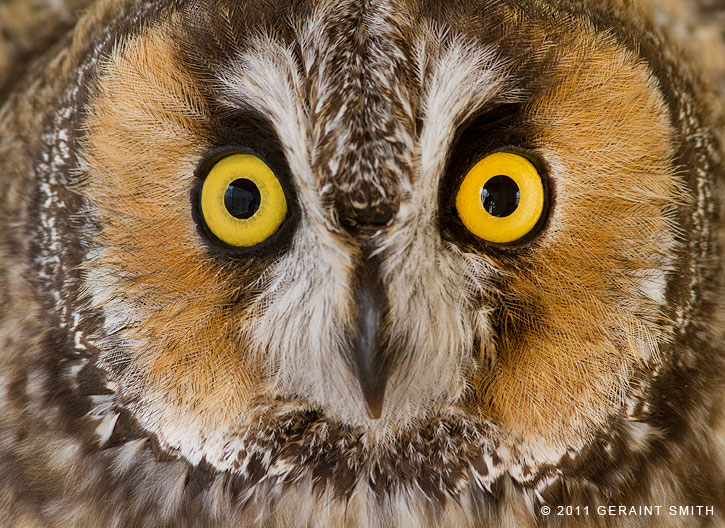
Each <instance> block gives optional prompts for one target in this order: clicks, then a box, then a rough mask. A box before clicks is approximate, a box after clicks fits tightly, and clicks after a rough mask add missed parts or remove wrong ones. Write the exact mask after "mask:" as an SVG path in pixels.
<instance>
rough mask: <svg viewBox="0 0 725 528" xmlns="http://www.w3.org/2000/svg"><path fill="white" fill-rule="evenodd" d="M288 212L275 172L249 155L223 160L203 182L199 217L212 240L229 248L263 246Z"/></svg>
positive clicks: (232, 156) (232, 155) (239, 154)
mask: <svg viewBox="0 0 725 528" xmlns="http://www.w3.org/2000/svg"><path fill="white" fill-rule="evenodd" d="M287 209H288V208H287V199H286V197H285V193H284V190H283V189H282V185H281V184H280V182H279V180H278V179H277V177H276V176H275V174H274V172H273V171H272V169H270V168H269V167H268V166H267V165H266V164H265V163H264V162H263V161H262V160H261V159H259V158H258V157H257V156H254V155H252V154H241V153H238V154H231V155H229V156H226V157H224V158H222V159H221V160H219V161H217V162H216V163H215V164H214V165H213V166H212V167H211V168H210V169H209V172H208V173H207V174H206V177H205V178H204V182H203V184H202V188H201V215H202V217H203V219H204V222H205V224H206V225H207V227H208V228H209V230H210V231H211V232H212V233H213V234H214V236H216V237H217V238H218V239H219V240H220V241H221V242H223V243H225V244H228V245H229V246H233V247H240V248H248V247H252V246H256V245H257V244H260V243H262V242H264V241H265V240H267V239H268V238H269V237H271V236H272V235H273V234H274V233H275V232H276V231H277V230H278V229H279V227H280V226H281V225H282V222H284V220H285V218H286V217H287Z"/></svg>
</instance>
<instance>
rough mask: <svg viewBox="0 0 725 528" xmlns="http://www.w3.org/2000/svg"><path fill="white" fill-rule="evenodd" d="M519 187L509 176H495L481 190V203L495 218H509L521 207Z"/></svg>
mask: <svg viewBox="0 0 725 528" xmlns="http://www.w3.org/2000/svg"><path fill="white" fill-rule="evenodd" d="M520 198H521V192H520V191H519V186H518V185H516V182H515V181H513V180H512V179H511V178H509V177H508V176H494V177H493V178H491V179H490V180H488V181H487V182H486V185H484V186H483V189H481V203H482V204H483V208H484V209H486V211H488V212H489V213H490V214H491V215H493V216H499V217H501V216H508V215H510V214H511V213H513V212H514V211H515V210H516V208H517V207H518V206H519V199H520Z"/></svg>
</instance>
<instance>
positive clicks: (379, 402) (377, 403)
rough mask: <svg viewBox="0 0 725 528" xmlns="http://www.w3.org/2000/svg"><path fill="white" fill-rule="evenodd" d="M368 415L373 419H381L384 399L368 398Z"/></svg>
mask: <svg viewBox="0 0 725 528" xmlns="http://www.w3.org/2000/svg"><path fill="white" fill-rule="evenodd" d="M365 402H366V403H367V409H368V416H369V417H370V419H371V420H379V419H380V417H381V416H382V415H383V399H382V398H379V399H377V398H367V399H366V400H365Z"/></svg>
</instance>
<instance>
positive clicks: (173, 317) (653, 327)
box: [36, 0, 722, 525]
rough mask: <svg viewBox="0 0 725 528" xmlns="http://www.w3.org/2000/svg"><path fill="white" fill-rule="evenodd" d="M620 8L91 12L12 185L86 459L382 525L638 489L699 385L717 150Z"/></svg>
mask: <svg viewBox="0 0 725 528" xmlns="http://www.w3.org/2000/svg"><path fill="white" fill-rule="evenodd" d="M645 11H646V10H645V9H644V8H642V7H641V6H640V7H636V6H632V5H629V3H626V2H615V1H612V2H570V1H567V0H556V1H554V0H551V1H543V0H536V1H534V0H532V1H528V0H527V1H516V2H513V1H511V2H510V1H491V0H477V1H475V2H450V3H441V2H430V1H425V0H420V1H417V0H416V1H412V0H411V1H408V0H400V1H382V0H381V1H377V0H373V1H370V2H353V1H347V0H338V1H329V2H327V1H326V2H321V1H304V2H276V1H275V2H259V3H256V2H235V1H230V0H195V1H170V0H169V1H166V0H164V1H159V2H136V1H128V2H99V3H98V4H97V5H95V7H93V9H91V10H90V12H89V13H88V14H87V15H86V16H85V17H84V18H83V19H82V21H81V23H80V24H79V26H78V27H77V29H76V31H75V38H74V41H73V42H72V43H69V44H68V46H67V48H65V50H66V51H65V52H64V53H63V54H61V55H60V56H59V57H60V58H59V59H56V62H53V63H51V66H50V67H52V68H55V70H51V71H58V72H60V74H59V79H58V80H55V81H54V82H55V83H56V84H57V85H58V86H59V87H61V88H62V90H59V93H60V94H61V95H60V96H59V97H58V98H57V99H55V100H54V103H53V105H54V106H53V111H52V112H50V113H48V121H47V122H48V125H47V127H48V131H47V134H48V135H49V137H51V138H52V145H53V146H52V149H49V150H48V152H47V154H46V155H45V156H46V157H45V158H44V159H43V160H42V164H41V162H38V164H37V165H36V167H38V169H37V173H38V181H39V182H40V181H42V182H43V183H42V184H40V192H41V194H42V193H45V194H46V195H47V196H51V195H52V196H51V198H52V199H50V200H48V201H47V202H44V201H42V200H39V201H38V202H37V208H38V215H39V217H40V218H41V220H43V219H44V220H43V221H44V222H45V223H43V222H40V223H39V224H38V225H39V226H41V227H42V229H41V227H39V228H38V230H39V231H40V232H41V235H39V236H38V240H42V241H44V242H43V243H42V244H41V247H42V251H40V253H42V254H44V255H45V257H44V258H45V260H44V261H42V262H43V263H44V265H47V266H50V267H51V268H52V269H51V268H49V270H50V271H48V273H47V275H48V276H49V277H51V276H53V277H55V279H53V280H55V281H56V282H55V283H54V284H55V286H53V287H49V288H48V291H50V292H55V293H54V295H55V296H56V299H55V306H56V310H57V313H58V314H60V315H59V317H60V320H61V322H62V323H63V325H64V326H62V328H64V330H63V332H65V334H64V335H68V336H70V337H68V339H74V340H75V343H76V345H78V346H77V347H76V350H77V353H78V354H79V357H82V362H80V363H79V362H71V363H69V366H68V368H69V369H72V372H71V373H70V374H67V377H68V378H69V379H72V380H75V381H74V383H76V386H78V384H79V383H80V386H84V385H83V383H82V382H79V381H78V380H93V383H91V382H88V383H91V385H88V386H89V387H90V386H92V387H94V389H93V391H95V394H90V393H89V392H88V391H87V393H86V397H87V398H89V401H90V402H91V403H89V405H88V414H89V415H90V416H92V417H93V418H94V420H95V421H94V422H93V423H94V424H95V425H94V427H95V429H94V431H95V435H96V439H95V442H96V445H97V446H98V449H99V450H101V451H102V450H103V449H106V450H107V451H108V450H110V449H119V446H123V445H126V444H124V443H125V442H128V441H129V440H131V439H138V438H144V439H151V441H150V442H147V443H146V444H144V445H143V446H141V445H140V444H134V446H136V447H137V451H138V453H141V452H142V451H143V452H144V453H146V454H145V455H144V456H146V457H147V459H148V460H153V462H149V461H147V463H148V464H160V463H162V462H163V461H165V460H170V459H174V460H179V461H181V462H183V463H184V464H185V466H184V467H185V468H186V469H185V470H184V471H185V473H184V475H186V476H185V478H186V479H187V480H185V482H187V483H188V482H189V480H191V481H194V482H197V481H198V482H200V483H201V484H199V487H200V488H204V489H211V488H213V486H214V485H216V484H214V483H217V482H221V481H219V480H218V479H220V478H222V476H223V482H224V483H225V484H224V486H223V488H224V490H226V491H229V489H228V488H233V493H232V492H229V493H232V494H236V495H234V496H235V497H237V499H238V500H239V501H241V502H242V503H244V504H246V503H248V502H255V501H257V502H259V496H258V493H259V491H258V490H260V489H265V490H267V492H270V491H271V492H273V494H275V495H274V496H275V497H278V498H279V497H285V496H286V497H288V499H289V497H291V496H292V495H285V493H289V494H291V493H299V494H303V492H302V491H299V490H304V489H308V488H309V487H311V488H313V489H314V490H316V491H317V492H319V493H329V494H330V497H332V498H330V500H331V501H333V502H334V501H335V500H338V499H339V500H341V501H342V499H343V498H344V499H345V500H347V501H348V504H350V503H352V504H358V503H359V504H363V503H365V504H367V502H366V501H373V502H374V501H383V502H385V501H388V502H387V503H386V504H388V506H387V507H389V508H390V511H393V510H394V509H395V508H403V509H405V508H409V509H408V510H406V511H408V513H407V514H406V515H410V516H414V515H418V514H417V513H416V514H414V513H412V512H414V511H416V510H415V508H413V507H411V506H409V504H412V503H413V502H414V500H418V499H417V498H419V499H420V501H422V502H421V503H425V504H442V503H443V502H445V500H446V499H448V498H456V501H455V502H457V504H458V506H456V507H457V508H461V509H466V508H474V509H475V508H484V506H483V505H485V504H487V503H488V502H487V501H489V502H490V501H495V500H498V498H500V497H501V496H502V494H506V493H513V492H511V491H510V490H513V489H516V490H519V492H520V493H521V496H522V497H524V496H525V497H527V498H526V499H525V501H524V499H521V501H524V502H526V501H528V504H533V503H535V502H537V501H538V503H541V502H542V501H545V500H549V499H550V498H551V497H560V496H561V494H562V493H565V491H562V490H563V488H566V487H567V486H565V485H563V484H562V482H564V481H565V480H566V479H570V480H569V481H567V482H569V483H570V484H569V485H568V488H567V489H568V490H569V492H570V493H572V494H573V495H575V496H578V495H576V494H577V493H580V494H582V495H581V496H584V495H585V494H587V493H588V494H589V495H587V496H589V497H593V496H601V497H604V496H605V495H607V494H609V496H612V494H615V496H616V493H619V491H620V490H621V489H622V488H621V485H622V482H624V480H626V479H627V478H628V479H630V480H629V481H628V482H637V479H638V478H640V477H641V476H642V475H643V474H644V473H642V472H645V471H646V470H645V469H642V468H643V467H645V466H647V464H644V463H643V462H642V461H643V460H645V457H648V456H652V453H654V452H655V451H656V450H658V449H663V447H662V446H667V445H668V444H667V441H668V440H667V439H668V438H670V437H669V436H668V435H670V434H675V433H674V431H683V430H687V428H688V427H689V426H688V425H687V424H688V423H689V422H687V420H686V418H685V414H686V413H685V411H683V409H689V408H692V407H693V406H694V405H695V403H693V402H696V401H698V399H699V401H700V402H701V403H702V401H704V400H703V397H702V395H701V394H702V391H701V387H702V386H704V384H706V380H707V379H708V378H707V376H708V375H713V374H712V372H711V373H710V374H707V371H708V369H707V368H704V365H706V364H710V365H718V366H717V367H713V369H711V370H712V371H718V370H719V368H720V367H719V365H720V364H721V362H722V357H721V354H719V353H718V352H717V351H718V350H721V348H718V347H719V346H720V345H719V344H720V343H721V342H722V340H721V334H722V328H721V326H722V325H720V324H719V323H718V324H716V321H717V320H718V319H717V316H716V312H717V310H719V304H720V301H719V299H718V295H719V292H720V291H721V280H720V278H719V274H720V271H721V270H720V261H719V256H718V250H717V240H716V233H717V229H718V227H717V225H718V224H717V222H718V221H717V214H716V209H717V207H718V205H717V204H718V200H717V199H716V197H715V196H714V194H715V190H714V189H715V187H714V185H715V183H716V180H717V178H719V177H720V175H721V174H722V165H721V161H720V155H721V153H722V147H721V146H720V143H718V141H717V138H716V137H715V135H714V134H713V133H712V130H713V123H714V119H715V117H713V115H714V113H712V112H710V113H708V112H709V111H708V110H707V109H708V108H709V109H712V107H710V106H707V105H708V104H710V103H708V100H709V99H708V98H707V96H706V95H703V94H705V93H706V87H705V84H702V82H701V80H700V78H699V77H698V74H697V73H696V72H695V73H693V71H692V70H693V69H695V67H693V68H690V67H689V66H687V65H686V64H685V63H684V62H683V61H681V60H680V59H679V55H678V52H677V51H676V48H674V47H671V46H670V44H669V43H668V42H667V38H665V37H663V33H662V29H661V28H659V27H658V26H656V25H655V21H654V19H653V18H652V17H650V16H649V15H648V14H647V13H646V12H645ZM61 74H62V75H61ZM60 174H62V176H60ZM60 209H64V210H65V216H64V218H63V219H62V220H61V219H57V217H58V211H59V210H60ZM51 220H53V222H55V223H53V222H51ZM43 237H45V238H43ZM53 237H55V238H53ZM59 248H62V249H59ZM59 251H63V252H65V253H67V254H68V255H69V256H68V258H67V259H66V260H64V261H63V262H62V263H58V264H57V265H56V264H54V263H53V260H52V257H53V256H55V255H57V254H58V252H59ZM51 253H52V255H51ZM41 260H42V259H41ZM54 265H55V266H56V268H53V267H52V266H54ZM71 278H73V280H71ZM48 280H50V279H48ZM80 347H82V348H80ZM718 354H719V355H718ZM686 383H690V386H688V388H687V389H685V390H680V389H682V387H683V384H686ZM88 390H89V391H90V389H88ZM93 398H96V399H95V400H94V399H93ZM708 401H709V400H708ZM703 405H705V404H703ZM673 409H679V410H680V412H675V411H674V410H673ZM136 447H135V448H136ZM124 453H125V455H124V457H125V458H123V460H127V459H128V458H129V455H128V453H127V452H124ZM134 453H136V455H138V453H137V452H134ZM136 455H135V456H136ZM138 456H141V455H138ZM625 465H626V467H627V470H626V471H625V470H624V469H623V467H624V466H625ZM128 467H131V465H129V466H128ZM638 472H639V473H638ZM189 475H196V477H189ZM622 475H624V476H622ZM625 477H626V478H625ZM195 479H196V480H195ZM598 479H599V480H598ZM572 482H576V485H574V484H571V483H572ZM230 483H232V484H230ZM219 486H220V488H219V490H221V489H222V486H221V484H219ZM305 486H307V487H305ZM630 487H631V486H630ZM292 489H297V490H298V491H297V492H293V491H287V490H292ZM628 489H629V488H628ZM507 490H508V491H507ZM522 490H523V491H522ZM592 490H594V491H592ZM180 493H182V492H180ZM210 493H211V492H210ZM215 493H217V492H215ZM265 493H266V492H265ZM182 494H183V493H182ZM218 494H219V495H220V496H221V494H222V491H218ZM597 494H601V495H597ZM180 496H181V495H180ZM239 497H241V498H239ZM297 497H298V498H297V499H295V500H294V501H292V500H291V499H289V500H288V502H287V504H288V505H291V506H288V507H289V508H293V507H294V508H297V507H300V506H299V504H301V503H302V502H301V499H300V498H299V496H297ZM401 497H405V500H407V501H408V502H407V503H405V504H408V506H400V504H401V501H402V502H405V501H403V499H401ZM416 497H417V498H416ZM464 497H465V499H464ZM266 500H267V499H265V501H266ZM555 500H558V499H555ZM356 501H358V502H356ZM395 501H398V502H397V503H396V502H395ZM342 502H343V503H344V501H342ZM394 504H397V506H394ZM522 504H523V502H522ZM484 509H485V508H484ZM305 511H306V510H305ZM361 511H362V510H361ZM386 511H387V510H386ZM396 511H397V510H396ZM481 511H483V510H481ZM391 515H392V514H391ZM401 515H402V514H401ZM421 515H422V514H421ZM385 518H386V517H384V516H383V517H380V519H385ZM397 518H398V519H399V517H397ZM411 518H412V517H411ZM380 522H382V523H383V524H382V525H386V524H385V522H384V521H380Z"/></svg>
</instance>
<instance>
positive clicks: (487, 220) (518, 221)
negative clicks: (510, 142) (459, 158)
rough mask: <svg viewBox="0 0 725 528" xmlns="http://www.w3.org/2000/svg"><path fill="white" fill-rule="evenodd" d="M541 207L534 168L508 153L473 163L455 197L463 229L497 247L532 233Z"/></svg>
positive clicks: (539, 181) (541, 191) (538, 177)
mask: <svg viewBox="0 0 725 528" xmlns="http://www.w3.org/2000/svg"><path fill="white" fill-rule="evenodd" d="M544 205H545V195H544V186H543V183H542V179H541V175H540V174H539V172H538V171H537V169H536V167H535V166H534V165H533V164H532V163H531V162H530V161H529V160H528V159H526V158H525V157H523V156H520V155H518V154H514V153H510V152H496V153H494V154H491V155H489V156H486V157H485V158H483V159H482V160H481V161H479V162H478V163H476V165H474V166H473V168H472V169H471V170H470V171H468V174H466V177H465V178H464V179H463V182H461V186H460V187H459V189H458V194H457V196H456V211H457V213H458V217H459V218H460V220H461V222H462V223H463V225H464V226H465V227H466V229H468V231H470V232H471V233H473V234H474V235H475V236H477V237H478V238H480V239H482V240H485V241H487V242H493V243H496V244H508V243H511V242H516V241H518V240H521V239H522V238H524V237H525V236H526V235H528V234H529V233H531V232H533V230H534V229H535V228H536V226H537V225H538V224H539V220H540V218H541V216H542V214H543V212H544Z"/></svg>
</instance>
